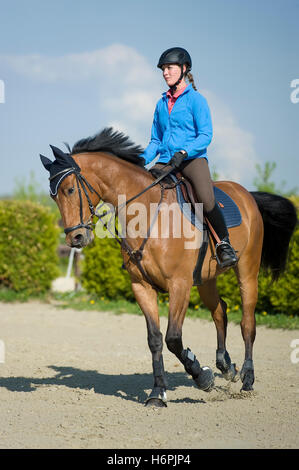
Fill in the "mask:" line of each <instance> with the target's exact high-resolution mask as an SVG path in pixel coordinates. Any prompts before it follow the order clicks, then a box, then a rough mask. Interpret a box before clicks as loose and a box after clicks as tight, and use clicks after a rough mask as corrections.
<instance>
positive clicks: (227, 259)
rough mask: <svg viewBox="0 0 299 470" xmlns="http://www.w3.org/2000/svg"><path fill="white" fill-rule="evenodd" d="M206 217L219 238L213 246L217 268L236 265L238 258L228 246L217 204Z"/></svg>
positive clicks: (224, 227)
mask: <svg viewBox="0 0 299 470" xmlns="http://www.w3.org/2000/svg"><path fill="white" fill-rule="evenodd" d="M206 216H207V219H208V220H209V222H210V224H211V225H212V227H213V229H214V230H215V232H216V234H217V235H218V237H219V238H220V242H218V243H216V244H215V255H216V259H217V262H218V264H219V266H220V267H221V268H226V267H228V266H234V265H235V264H237V262H238V258H237V255H236V252H235V250H234V249H233V247H232V246H231V244H230V241H229V235H228V230H227V227H226V223H225V220H224V217H223V214H222V212H221V209H220V207H219V206H218V204H217V203H216V204H215V206H214V208H213V209H212V210H211V211H210V212H207V213H206Z"/></svg>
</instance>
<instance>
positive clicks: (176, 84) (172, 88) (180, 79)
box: [170, 65, 184, 95]
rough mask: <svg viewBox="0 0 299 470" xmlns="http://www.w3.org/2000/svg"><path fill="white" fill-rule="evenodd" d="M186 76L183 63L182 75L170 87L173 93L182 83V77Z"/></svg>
mask: <svg viewBox="0 0 299 470" xmlns="http://www.w3.org/2000/svg"><path fill="white" fill-rule="evenodd" d="M183 78H184V65H181V76H180V78H179V79H178V81H177V82H175V84H174V85H172V86H171V87H170V92H171V94H172V95H173V94H174V93H175V92H176V89H177V86H178V85H179V84H180V83H181V81H182V79H183Z"/></svg>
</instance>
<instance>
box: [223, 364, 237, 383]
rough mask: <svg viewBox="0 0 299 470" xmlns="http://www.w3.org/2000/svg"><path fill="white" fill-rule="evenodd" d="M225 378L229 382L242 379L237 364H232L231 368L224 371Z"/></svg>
mask: <svg viewBox="0 0 299 470" xmlns="http://www.w3.org/2000/svg"><path fill="white" fill-rule="evenodd" d="M222 375H223V377H224V378H225V380H228V381H229V382H238V380H239V379H240V374H239V370H238V369H237V367H236V364H231V365H230V367H229V369H228V370H227V371H226V372H223V373H222Z"/></svg>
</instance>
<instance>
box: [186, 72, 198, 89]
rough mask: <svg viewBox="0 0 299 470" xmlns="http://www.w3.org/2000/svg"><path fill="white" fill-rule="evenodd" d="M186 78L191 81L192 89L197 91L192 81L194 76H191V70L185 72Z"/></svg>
mask: <svg viewBox="0 0 299 470" xmlns="http://www.w3.org/2000/svg"><path fill="white" fill-rule="evenodd" d="M187 78H188V80H189V82H190V83H191V85H192V87H193V89H194V90H195V91H197V88H196V86H195V83H194V78H193V75H192V73H191V72H188V73H187Z"/></svg>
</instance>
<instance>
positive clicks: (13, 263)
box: [0, 200, 59, 294]
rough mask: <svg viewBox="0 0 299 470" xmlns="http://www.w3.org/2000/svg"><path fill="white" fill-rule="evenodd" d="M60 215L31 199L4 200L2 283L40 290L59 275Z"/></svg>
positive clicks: (0, 251) (0, 226)
mask: <svg viewBox="0 0 299 470" xmlns="http://www.w3.org/2000/svg"><path fill="white" fill-rule="evenodd" d="M58 242H59V229H58V226H57V217H55V215H53V213H51V211H50V210H49V209H48V208H46V207H43V206H41V205H39V204H36V203H32V202H30V201H24V202H21V201H15V200H1V201H0V286H5V287H9V288H11V289H13V290H15V291H16V292H21V291H26V292H27V293H28V294H39V293H42V292H45V291H46V290H48V289H49V288H50V286H51V282H52V280H53V279H55V277H57V276H58V275H59V270H58V255H57V247H58Z"/></svg>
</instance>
